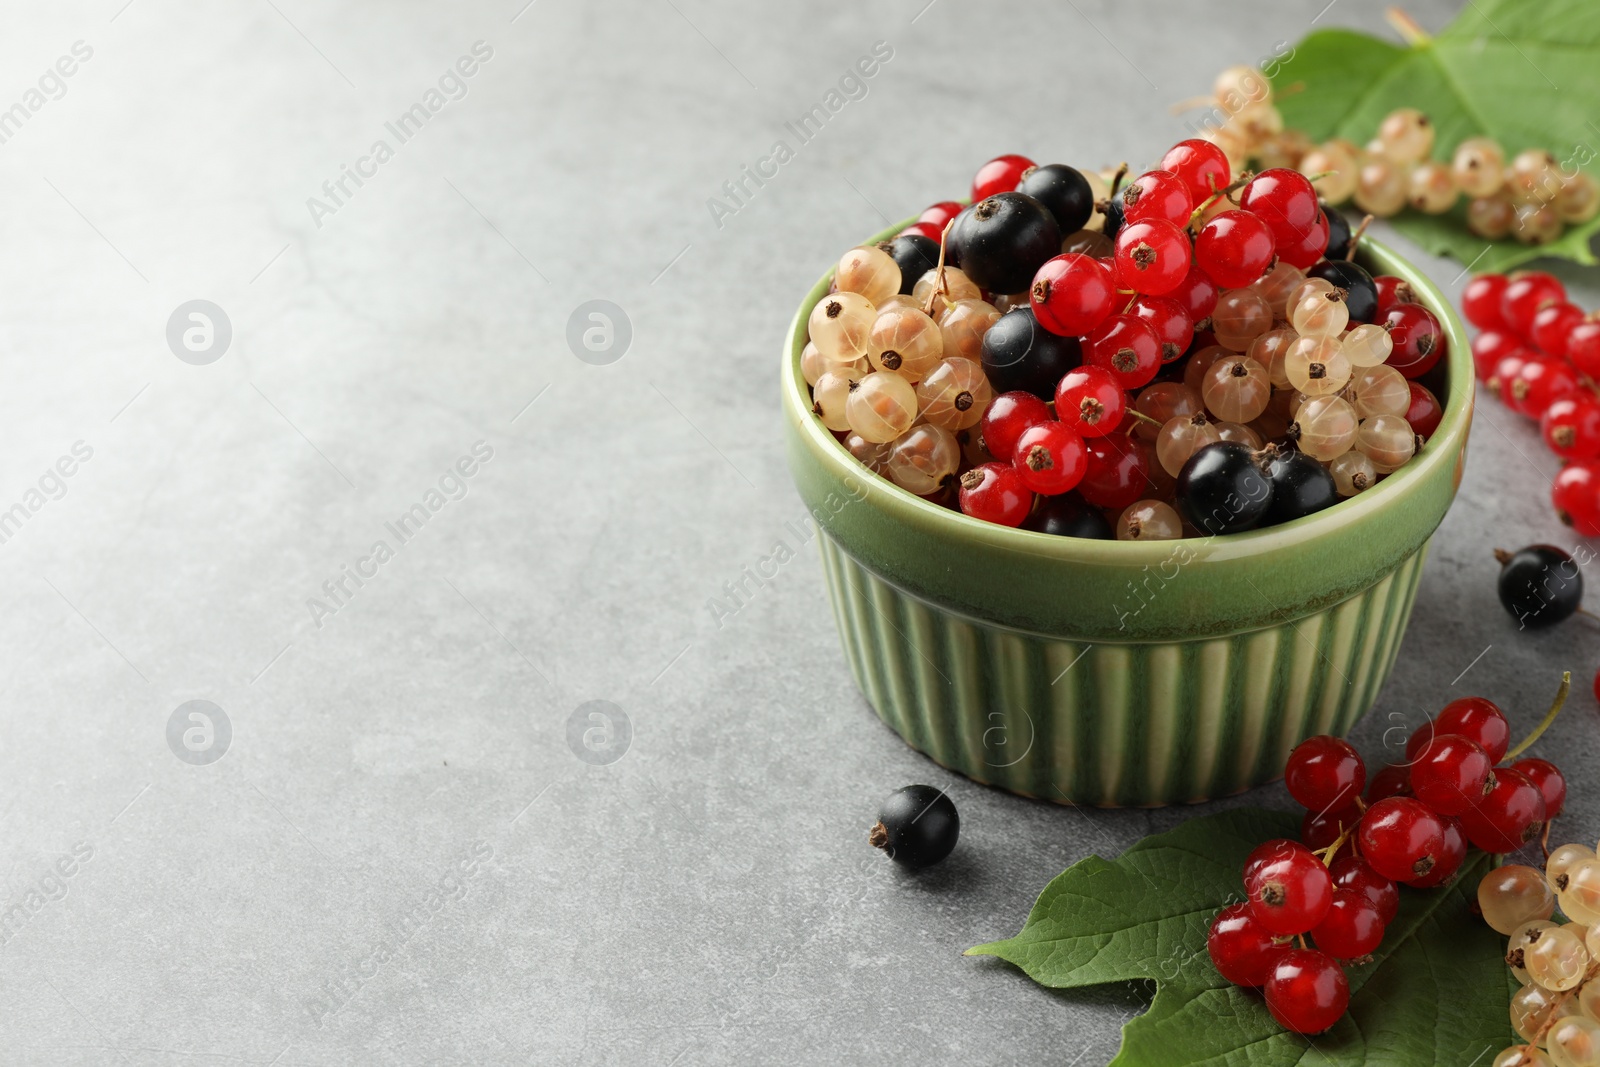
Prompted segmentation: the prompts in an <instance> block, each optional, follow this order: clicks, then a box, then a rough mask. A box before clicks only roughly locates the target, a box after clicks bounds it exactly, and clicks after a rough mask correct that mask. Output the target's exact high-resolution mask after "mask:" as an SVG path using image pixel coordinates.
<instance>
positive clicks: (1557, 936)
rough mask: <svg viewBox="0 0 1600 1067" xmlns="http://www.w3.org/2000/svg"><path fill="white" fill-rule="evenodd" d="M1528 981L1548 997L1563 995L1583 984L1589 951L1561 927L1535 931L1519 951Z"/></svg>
mask: <svg viewBox="0 0 1600 1067" xmlns="http://www.w3.org/2000/svg"><path fill="white" fill-rule="evenodd" d="M1522 961H1523V962H1522V966H1523V968H1524V969H1526V970H1527V972H1528V977H1529V978H1530V979H1532V980H1533V981H1535V982H1538V983H1539V984H1540V985H1542V986H1544V988H1546V989H1548V990H1550V991H1551V992H1552V993H1563V992H1565V991H1566V990H1568V989H1572V988H1574V987H1576V986H1577V985H1578V983H1579V982H1582V981H1583V975H1584V972H1585V971H1587V970H1588V969H1589V950H1588V949H1587V948H1585V947H1584V944H1583V939H1582V938H1581V937H1579V936H1578V935H1577V934H1575V933H1573V932H1572V931H1571V930H1568V929H1567V928H1566V927H1563V926H1555V927H1551V928H1549V929H1546V930H1541V931H1539V932H1538V933H1537V934H1536V935H1535V936H1534V937H1533V938H1532V939H1531V941H1530V943H1529V944H1528V945H1526V946H1525V947H1524V948H1523V950H1522Z"/></svg>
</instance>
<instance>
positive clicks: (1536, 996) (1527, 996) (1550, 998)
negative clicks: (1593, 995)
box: [1511, 982, 1569, 1041]
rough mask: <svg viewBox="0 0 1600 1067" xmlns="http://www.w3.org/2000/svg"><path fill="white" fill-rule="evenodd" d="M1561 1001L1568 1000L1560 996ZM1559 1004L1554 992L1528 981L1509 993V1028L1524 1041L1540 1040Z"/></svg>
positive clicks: (1553, 1017)
mask: <svg viewBox="0 0 1600 1067" xmlns="http://www.w3.org/2000/svg"><path fill="white" fill-rule="evenodd" d="M1561 1003H1562V1004H1565V1003H1569V1002H1568V1001H1566V1000H1565V998H1562V1000H1561ZM1559 1006H1560V1005H1559V1004H1558V1003H1557V998H1556V994H1555V993H1552V992H1550V991H1549V990H1548V989H1544V988H1542V987H1540V986H1539V985H1536V984H1535V983H1533V982H1529V983H1528V984H1527V985H1525V986H1523V987H1522V988H1521V989H1519V990H1517V991H1516V992H1515V993H1513V994H1511V1028H1512V1029H1513V1030H1515V1031H1516V1032H1517V1033H1518V1034H1519V1035H1521V1036H1522V1038H1523V1039H1524V1040H1526V1041H1532V1040H1534V1039H1535V1038H1537V1039H1538V1040H1541V1041H1542V1040H1544V1033H1545V1031H1546V1029H1547V1028H1548V1027H1549V1025H1550V1023H1551V1021H1552V1020H1554V1019H1555V1017H1556V1016H1555V1013H1556V1009H1557V1007H1559Z"/></svg>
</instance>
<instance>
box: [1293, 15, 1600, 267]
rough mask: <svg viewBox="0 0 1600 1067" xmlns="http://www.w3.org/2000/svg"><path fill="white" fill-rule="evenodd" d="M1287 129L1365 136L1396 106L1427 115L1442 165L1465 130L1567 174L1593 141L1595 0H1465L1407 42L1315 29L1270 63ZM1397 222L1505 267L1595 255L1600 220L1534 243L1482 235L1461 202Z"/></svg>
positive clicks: (1599, 54)
mask: <svg viewBox="0 0 1600 1067" xmlns="http://www.w3.org/2000/svg"><path fill="white" fill-rule="evenodd" d="M1271 78H1272V82H1273V88H1274V92H1275V97H1276V100H1277V104H1278V109H1279V111H1281V112H1282V114H1283V118H1284V122H1285V124H1286V125H1288V126H1290V127H1294V128H1298V129H1301V130H1303V131H1305V133H1306V134H1307V135H1308V136H1310V137H1311V139H1312V140H1313V141H1323V140H1327V139H1328V138H1331V137H1344V138H1347V139H1349V140H1350V141H1353V142H1354V143H1356V144H1357V145H1363V144H1366V143H1367V141H1369V140H1371V139H1372V137H1373V136H1374V135H1375V134H1376V133H1377V129H1378V124H1379V123H1380V122H1382V121H1383V117H1384V116H1385V115H1387V114H1388V113H1389V112H1390V111H1393V110H1394V109H1395V108H1397V107H1415V108H1420V109H1421V110H1422V111H1424V112H1425V113H1426V114H1427V115H1428V117H1429V118H1430V119H1431V120H1432V121H1433V124H1434V126H1435V128H1436V129H1437V131H1438V134H1437V137H1436V139H1435V142H1434V156H1435V158H1438V159H1440V160H1444V161H1448V160H1449V158H1450V155H1451V153H1453V152H1454V151H1455V146H1456V145H1457V144H1459V143H1460V142H1461V141H1463V140H1465V139H1466V138H1468V137H1474V136H1479V135H1483V136H1488V137H1493V138H1495V139H1496V140H1497V141H1499V142H1500V144H1501V146H1502V147H1503V148H1504V149H1505V150H1506V156H1507V158H1508V159H1509V158H1510V157H1511V156H1512V155H1514V154H1515V153H1517V152H1519V151H1521V150H1522V149H1524V148H1545V149H1548V150H1549V151H1551V152H1552V153H1554V154H1555V157H1556V158H1557V159H1558V160H1560V161H1561V162H1562V163H1563V165H1564V166H1565V167H1566V168H1567V169H1569V170H1571V169H1575V168H1579V167H1584V166H1587V165H1588V164H1589V163H1590V162H1591V161H1592V160H1593V159H1594V158H1595V157H1596V148H1595V147H1594V146H1600V126H1597V125H1596V116H1595V114H1594V109H1593V102H1594V101H1595V100H1596V99H1600V19H1596V18H1595V17H1594V5H1593V3H1592V0H1473V2H1472V3H1470V4H1468V5H1467V6H1466V7H1465V8H1464V9H1463V10H1462V12H1461V14H1460V16H1459V17H1457V18H1456V20H1455V21H1454V22H1452V23H1451V24H1450V25H1449V26H1447V27H1445V29H1443V30H1442V31H1440V32H1439V34H1438V35H1437V36H1435V37H1432V38H1430V39H1427V40H1423V41H1420V42H1419V43H1416V44H1413V45H1410V46H1409V47H1407V46H1400V45H1395V44H1390V43H1388V42H1386V41H1382V40H1379V39H1378V38H1375V37H1369V36H1367V35H1366V34H1361V33H1355V32H1352V31H1350V30H1318V31H1316V32H1314V33H1312V34H1310V35H1309V36H1307V37H1306V38H1305V39H1304V40H1302V41H1301V42H1300V43H1299V44H1297V45H1295V48H1294V54H1293V56H1292V58H1290V59H1288V60H1286V61H1283V62H1280V63H1278V64H1276V65H1274V67H1273V69H1272V71H1271ZM1393 224H1394V228H1395V229H1396V230H1398V231H1399V232H1400V233H1402V234H1404V235H1405V236H1406V237H1408V238H1410V239H1411V240H1412V241H1415V242H1416V243H1417V244H1418V245H1420V246H1422V247H1423V248H1425V249H1427V250H1428V251H1430V252H1436V253H1441V254H1444V255H1449V256H1452V257H1454V258H1456V259H1458V260H1460V261H1461V262H1462V263H1470V264H1473V269H1474V270H1475V271H1490V270H1494V271H1503V270H1506V269H1508V268H1510V267H1512V266H1514V265H1516V264H1518V263H1523V262H1526V261H1528V260H1530V259H1536V258H1538V257H1540V256H1556V257H1560V258H1564V259H1570V260H1573V261H1575V262H1578V263H1594V262H1596V259H1595V255H1594V251H1593V250H1592V249H1591V247H1590V239H1591V238H1592V237H1593V236H1594V234H1595V233H1596V232H1600V217H1597V218H1595V219H1592V220H1590V221H1589V222H1586V223H1583V224H1581V225H1579V226H1569V227H1567V229H1566V231H1565V232H1564V233H1563V234H1562V236H1561V237H1560V238H1559V239H1558V240H1556V241H1554V242H1552V243H1551V244H1548V245H1544V246H1541V247H1538V248H1534V247H1530V246H1528V245H1522V244H1518V243H1517V242H1516V241H1514V240H1503V241H1486V240H1484V239H1483V238H1481V237H1477V236H1474V235H1473V234H1472V233H1470V232H1468V230H1467V228H1466V205H1465V202H1464V201H1463V202H1462V203H1459V204H1457V205H1456V207H1455V208H1454V210H1452V211H1451V212H1449V213H1447V214H1444V215H1424V214H1421V213H1420V212H1416V211H1410V210H1407V211H1404V212H1402V213H1401V214H1399V215H1397V216H1396V217H1395V218H1394V219H1393Z"/></svg>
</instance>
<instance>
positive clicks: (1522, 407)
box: [1500, 353, 1582, 419]
mask: <svg viewBox="0 0 1600 1067" xmlns="http://www.w3.org/2000/svg"><path fill="white" fill-rule="evenodd" d="M1507 385H1509V389H1508V390H1507V391H1506V392H1504V393H1503V394H1502V395H1501V397H1500V399H1501V400H1503V401H1505V403H1506V406H1507V407H1509V408H1511V410H1512V411H1515V412H1517V413H1518V414H1519V415H1526V416H1528V417H1529V418H1532V419H1537V418H1539V417H1541V416H1542V415H1544V413H1545V411H1546V410H1547V409H1548V408H1549V407H1550V405H1551V404H1553V403H1555V402H1556V401H1557V400H1560V399H1561V398H1562V397H1564V396H1571V395H1572V394H1573V393H1576V392H1577V391H1578V390H1579V389H1580V388H1582V385H1581V383H1580V382H1579V381H1578V372H1577V371H1575V370H1573V369H1572V364H1570V363H1568V362H1567V361H1566V360H1564V359H1557V358H1556V357H1555V356H1546V355H1543V354H1540V353H1535V354H1534V355H1532V356H1530V357H1529V358H1527V359H1525V360H1523V361H1522V366H1521V367H1519V368H1517V376H1516V378H1514V379H1512V380H1511V381H1510V382H1509V383H1507Z"/></svg>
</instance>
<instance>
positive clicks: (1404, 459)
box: [1354, 415, 1417, 474]
mask: <svg viewBox="0 0 1600 1067" xmlns="http://www.w3.org/2000/svg"><path fill="white" fill-rule="evenodd" d="M1354 447H1355V448H1356V450H1357V451H1358V452H1361V453H1363V454H1365V455H1366V457H1367V458H1368V459H1370V460H1371V461H1372V465H1373V467H1375V468H1376V469H1377V471H1378V473H1379V474H1392V473H1393V472H1394V471H1397V470H1399V469H1400V468H1401V467H1403V466H1405V465H1406V464H1407V463H1408V462H1410V460H1411V457H1412V455H1413V454H1415V452H1416V449H1417V435H1416V434H1415V433H1413V432H1412V430H1411V424H1410V423H1408V422H1406V420H1405V419H1404V418H1402V417H1400V416H1399V415H1374V416H1372V417H1371V418H1366V419H1362V420H1361V424H1360V425H1359V426H1357V427H1356V441H1355V446H1354Z"/></svg>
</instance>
